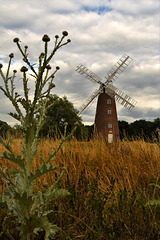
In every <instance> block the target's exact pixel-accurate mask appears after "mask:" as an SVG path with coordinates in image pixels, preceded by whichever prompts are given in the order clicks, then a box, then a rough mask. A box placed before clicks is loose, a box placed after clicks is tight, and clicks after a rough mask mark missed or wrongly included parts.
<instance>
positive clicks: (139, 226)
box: [0, 139, 160, 240]
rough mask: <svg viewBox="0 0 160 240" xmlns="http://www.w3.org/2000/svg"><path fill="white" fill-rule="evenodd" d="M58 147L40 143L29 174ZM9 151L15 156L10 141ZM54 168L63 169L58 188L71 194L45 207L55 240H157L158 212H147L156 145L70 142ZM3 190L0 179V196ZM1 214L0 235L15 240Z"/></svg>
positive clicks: (48, 179) (155, 177)
mask: <svg viewBox="0 0 160 240" xmlns="http://www.w3.org/2000/svg"><path fill="white" fill-rule="evenodd" d="M58 145H59V140H56V141H54V140H52V139H42V140H41V142H40V145H39V150H38V154H37V156H36V158H35V160H34V162H33V170H34V169H35V167H36V166H37V165H40V164H41V160H40V155H42V156H43V158H44V159H47V156H48V154H49V152H50V151H51V148H58ZM13 147H14V149H15V151H16V152H17V153H18V152H19V153H20V150H21V139H15V140H14V142H13ZM2 151H3V147H2V146H0V153H1V152H2ZM54 163H55V164H56V165H59V166H60V167H65V168H66V173H65V175H64V177H63V179H62V180H61V182H60V184H59V185H60V186H61V187H64V188H65V189H68V190H69V192H70V193H71V195H70V196H69V197H65V198H64V199H60V200H57V201H56V202H54V203H52V204H50V205H49V206H48V208H49V209H52V210H54V212H53V213H51V214H50V220H51V221H53V222H54V223H56V224H57V225H58V226H59V228H60V231H59V232H58V234H57V236H56V239H61V240H62V239H63V240H65V239H66V240H67V239H95V240H97V239H104V240H108V239H120V240H121V239H123V240H125V239H141V240H143V239H144V240H150V239H160V208H159V206H155V205H154V206H153V207H151V206H147V202H148V201H149V200H154V199H159V192H158V188H156V187H155V186H154V185H153V183H155V184H159V183H160V179H159V176H160V175H159V174H160V148H159V147H158V146H157V144H153V143H146V142H145V141H143V140H139V141H130V142H129V141H122V142H119V143H118V144H108V143H106V142H105V141H104V140H91V141H90V142H78V141H77V140H75V139H72V140H70V141H66V142H65V144H64V146H63V148H62V149H61V150H60V151H59V152H58V154H57V157H56V158H55V160H54ZM4 165H5V166H7V167H8V168H11V167H13V164H12V163H10V162H8V161H7V160H1V161H0V167H3V166H4ZM59 174H60V170H57V172H56V173H55V172H54V173H50V174H46V175H45V176H44V177H43V178H41V179H40V180H39V181H38V182H37V190H38V189H40V188H41V189H42V188H43V184H44V183H48V184H49V185H50V184H53V183H54V181H55V180H56V179H57V178H58V176H59ZM4 189H5V185H4V183H3V181H2V180H1V179H0V192H2V191H3V190H4ZM2 210H3V209H2ZM2 212H3V214H2ZM6 214H7V213H5V211H4V210H3V211H1V214H0V225H1V226H2V227H1V228H0V231H1V232H2V231H3V232H5V231H6V232H7V231H8V235H9V236H10V239H18V237H16V233H15V232H14V231H15V226H16V222H15V220H14V219H12V224H13V228H12V227H11V226H12V224H11V223H10V222H9V220H8V219H7V217H6V216H7V215H6ZM7 221H8V222H7ZM7 224H8V225H7ZM9 225H10V228H9V229H7V226H9ZM13 232H14V234H13ZM12 234H13V235H12ZM13 236H14V237H13ZM17 236H18V232H17ZM6 239H7V238H6ZM37 239H43V236H40V237H39V238H38V237H37Z"/></svg>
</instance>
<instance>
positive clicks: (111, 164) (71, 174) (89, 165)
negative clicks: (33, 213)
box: [0, 139, 160, 192]
mask: <svg viewBox="0 0 160 240" xmlns="http://www.w3.org/2000/svg"><path fill="white" fill-rule="evenodd" d="M21 141H22V140H21V139H15V140H14V141H13V149H14V151H15V152H16V153H20V151H21ZM59 144H60V140H55V141H54V140H52V139H42V140H41V141H40V144H39V150H38V154H37V156H36V158H35V159H34V162H33V166H32V167H33V171H34V169H36V168H37V166H39V165H40V164H42V162H41V159H40V156H41V155H42V157H43V158H44V159H47V157H49V153H50V152H51V149H57V148H58V146H59ZM3 151H4V148H3V146H2V145H0V153H2V152H3ZM53 163H55V165H59V167H60V168H59V169H58V170H56V174H55V172H53V173H50V174H46V175H44V176H43V177H42V178H41V179H40V180H39V181H38V182H37V187H38V188H41V186H42V183H46V182H47V183H48V184H52V183H54V181H55V178H57V176H58V175H59V174H60V171H61V168H62V167H65V168H66V173H65V175H64V177H63V180H62V185H63V184H65V182H66V180H67V179H68V180H69V181H71V182H74V184H75V188H76V187H78V181H79V179H80V177H81V176H82V172H85V177H86V178H87V180H88V182H90V181H92V180H93V179H96V177H97V175H98V186H99V188H100V189H101V190H102V191H106V189H107V188H108V187H109V186H110V185H111V184H112V182H113V180H114V182H115V189H117V190H120V189H123V188H124V187H126V188H127V189H128V190H131V191H132V190H135V189H136V190H140V189H144V188H146V187H147V186H148V184H149V183H151V182H152V181H154V182H155V181H156V180H157V179H158V176H159V174H160V149H159V147H158V146H157V145H156V144H153V143H146V142H145V141H143V140H139V141H131V142H129V141H122V142H119V143H118V144H108V143H106V142H105V141H104V140H91V141H90V142H78V141H77V140H75V139H72V140H70V141H66V142H65V143H64V146H63V147H62V148H61V149H60V150H59V152H58V153H57V157H56V158H55V159H54V160H53ZM3 166H7V167H8V168H12V167H16V165H15V164H13V163H11V162H9V161H8V160H4V159H1V160H0V167H1V168H2V167H3ZM0 183H1V184H0V191H1V192H2V191H3V189H4V188H5V185H4V184H3V182H2V181H1V182H0Z"/></svg>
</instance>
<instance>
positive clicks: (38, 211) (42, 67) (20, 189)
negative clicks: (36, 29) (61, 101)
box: [0, 31, 70, 240]
mask: <svg viewBox="0 0 160 240" xmlns="http://www.w3.org/2000/svg"><path fill="white" fill-rule="evenodd" d="M67 35H68V33H67V32H66V31H64V32H63V33H62V37H61V38H59V36H58V35H56V36H55V43H54V47H53V50H52V51H51V53H50V54H48V43H49V41H50V38H49V37H48V35H44V36H43V38H42V41H43V42H44V52H42V53H41V54H40V56H39V58H38V62H39V63H38V70H36V68H34V64H32V63H31V62H30V60H29V58H28V55H29V54H28V46H25V47H24V48H22V46H21V44H20V40H19V39H18V38H15V39H14V40H13V42H14V43H15V44H16V45H17V47H18V49H19V51H20V53H21V55H22V58H23V61H24V63H25V66H22V67H21V69H20V71H21V74H22V82H23V95H20V94H19V93H18V92H16V91H15V79H16V74H17V71H16V70H13V72H12V73H11V64H12V61H13V58H14V54H13V53H11V54H10V55H9V63H8V68H7V71H6V73H4V71H3V70H2V68H3V65H2V64H0V75H1V78H2V80H3V84H2V86H0V90H1V91H2V92H3V93H4V95H5V96H6V97H7V98H8V99H9V100H10V102H11V103H12V105H13V107H14V110H15V112H14V113H10V116H12V117H13V118H15V119H16V120H18V121H19V122H20V124H21V126H22V128H23V141H22V143H21V153H20V154H16V153H15V151H14V150H13V148H12V139H9V140H7V141H5V140H3V139H2V138H0V143H1V144H2V145H3V146H4V147H5V151H3V153H2V154H1V155H0V157H1V159H2V160H3V159H4V160H5V159H7V160H8V161H11V162H12V163H15V164H16V165H17V166H18V167H17V168H14V169H11V170H10V171H9V170H8V169H7V168H6V167H5V166H4V167H3V168H2V169H0V173H1V175H2V176H3V180H4V181H5V182H6V183H7V184H8V187H7V188H6V189H5V191H4V193H3V194H2V202H3V203H5V206H6V209H7V210H8V211H9V212H10V213H11V215H12V216H13V217H15V218H16V220H17V222H18V226H19V231H20V237H21V240H23V239H24V240H26V239H27V240H31V239H34V236H35V235H37V234H39V233H40V232H41V231H43V232H45V240H48V239H53V238H54V236H55V233H56V232H57V231H58V227H57V226H56V225H54V224H52V223H50V222H49V220H48V217H47V215H48V214H49V213H50V212H51V211H48V210H47V203H49V202H50V201H53V200H55V199H57V198H59V197H62V196H67V195H69V193H68V191H67V190H65V189H62V188H58V187H57V183H58V181H59V180H60V179H61V177H62V176H63V174H64V169H62V172H61V174H60V176H59V178H58V179H57V181H56V182H54V185H52V186H50V187H47V186H46V185H45V186H43V189H42V190H41V191H40V190H38V191H35V187H36V186H35V181H36V180H37V179H38V178H40V177H41V176H43V175H44V174H46V173H49V172H52V171H54V170H56V169H57V168H59V167H58V166H56V165H55V164H53V163H51V161H52V160H53V159H54V158H55V157H56V154H57V152H58V151H59V149H61V147H62V145H63V143H64V141H65V140H66V138H67V136H66V134H65V133H64V136H63V138H62V141H61V143H60V145H59V146H58V148H57V149H51V152H50V155H49V157H48V158H47V159H44V158H43V157H42V156H41V164H40V165H39V166H38V167H37V168H36V169H35V170H34V171H33V169H32V162H33V160H34V158H35V156H36V155H37V150H38V145H39V131H40V129H41V128H42V125H43V122H44V114H45V111H46V109H47V101H48V97H49V95H50V92H51V90H52V89H53V88H54V87H55V84H54V83H53V80H54V77H55V74H56V72H57V71H58V70H59V67H58V66H57V67H56V68H55V69H54V70H53V71H52V70H51V66H50V65H49V63H50V61H51V60H52V58H53V56H54V55H55V53H56V52H57V50H58V49H59V48H61V47H62V46H64V45H66V44H68V43H69V42H70V39H68V40H66V41H65V40H64V39H65V37H66V36H67ZM28 70H29V75H30V76H31V77H32V78H34V79H35V88H34V97H33V100H31V98H30V96H29V94H30V89H29V87H28V80H29V79H28V74H27V71H28ZM37 115H38V117H37ZM65 130H66V127H65Z"/></svg>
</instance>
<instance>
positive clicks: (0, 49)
mask: <svg viewBox="0 0 160 240" xmlns="http://www.w3.org/2000/svg"><path fill="white" fill-rule="evenodd" d="M0 6H1V7H0V62H1V63H3V65H4V69H5V67H6V65H7V62H8V55H9V54H10V53H11V52H13V53H14V54H15V58H14V66H12V67H13V68H14V69H17V70H19V69H20V67H21V66H22V65H24V64H23V63H22V62H21V61H20V54H19V53H18V50H17V48H16V46H15V44H14V43H13V41H12V40H13V38H15V37H18V38H19V39H20V40H21V44H22V45H28V46H29V54H30V55H29V58H30V60H31V62H35V63H36V62H37V58H38V56H39V54H40V53H41V52H42V51H43V42H42V40H41V39H42V36H43V35H44V34H48V36H49V37H50V38H51V41H50V49H51V48H52V45H54V41H55V38H54V36H55V35H56V34H58V35H60V36H61V33H62V31H64V30H66V31H68V33H69V35H68V37H69V38H70V39H71V43H70V44H69V45H66V46H64V47H63V48H61V49H60V50H59V51H58V52H57V54H56V55H55V58H54V59H53V61H52V62H51V65H52V67H54V66H57V65H59V66H60V68H61V70H60V71H59V72H58V73H57V75H56V78H55V84H56V88H55V89H54V91H53V93H56V94H57V95H58V96H60V97H62V96H64V95H65V96H67V98H68V100H69V101H71V102H72V103H73V104H74V106H75V108H77V109H79V107H81V105H82V104H83V103H84V102H85V101H86V100H87V99H88V97H90V95H91V94H92V93H93V92H94V91H95V90H96V89H98V87H99V86H98V84H94V83H93V82H90V81H89V80H88V79H86V78H85V77H84V76H82V75H80V74H78V73H77V72H75V70H74V67H75V66H76V65H78V64H79V63H82V64H83V65H85V66H86V67H87V68H89V69H90V70H91V71H93V72H94V73H95V74H97V75H98V76H99V77H101V78H102V81H105V78H104V76H105V75H106V74H107V72H108V71H109V70H110V69H111V68H112V66H113V65H114V64H115V63H116V62H117V61H118V60H119V58H121V56H122V55H123V54H127V55H129V56H130V57H131V58H132V59H133V61H132V62H131V63H130V65H129V66H128V68H127V69H126V70H125V71H124V72H123V73H122V74H121V75H120V76H119V78H118V79H117V80H116V81H115V82H114V85H115V86H116V87H117V88H119V89H121V90H122V91H124V92H125V93H126V94H127V95H129V96H131V97H132V98H134V99H135V100H136V101H137V105H136V107H135V108H134V109H133V110H132V111H128V110H127V109H125V108H124V107H122V106H121V105H120V104H119V103H117V111H118V118H119V120H125V121H128V122H133V121H135V120H139V119H145V120H148V121H153V120H154V119H156V118H158V117H160V51H159V50H160V1H159V0H134V1H131V0H45V1H44V0H43V1H42V0H27V1H26V0H14V1H11V0H5V1H4V0H0ZM15 60H16V61H15ZM0 81H1V82H2V79H1V80H0ZM20 82H21V81H20V79H19V78H17V81H16V86H17V89H18V90H19V91H21V84H20ZM1 84H2V83H1ZM1 84H0V85H1ZM30 87H31V89H33V88H34V82H33V79H31V82H30ZM12 110H13V108H12V106H11V104H10V103H9V101H8V100H7V99H6V98H5V97H4V96H3V94H2V93H0V120H2V121H6V122H7V123H9V124H11V125H13V124H14V123H15V120H14V119H12V118H11V117H10V116H8V115H7V113H8V112H10V111H12ZM95 111H96V100H95V101H94V102H93V104H92V105H91V106H90V108H89V109H87V110H86V111H85V112H84V113H83V121H84V123H85V124H93V122H94V117H95Z"/></svg>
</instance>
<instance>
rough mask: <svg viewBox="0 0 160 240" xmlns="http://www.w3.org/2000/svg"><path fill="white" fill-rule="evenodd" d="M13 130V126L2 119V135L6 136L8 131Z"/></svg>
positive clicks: (0, 131)
mask: <svg viewBox="0 0 160 240" xmlns="http://www.w3.org/2000/svg"><path fill="white" fill-rule="evenodd" d="M12 132H13V131H12V128H11V127H10V126H9V125H8V124H7V123H6V122H3V121H1V120H0V136H1V137H3V138H6V136H7V133H12Z"/></svg>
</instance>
